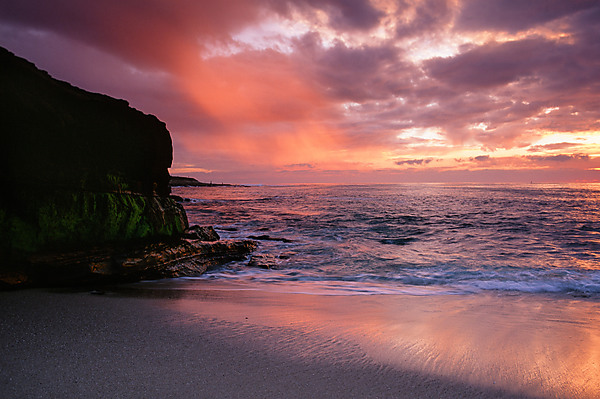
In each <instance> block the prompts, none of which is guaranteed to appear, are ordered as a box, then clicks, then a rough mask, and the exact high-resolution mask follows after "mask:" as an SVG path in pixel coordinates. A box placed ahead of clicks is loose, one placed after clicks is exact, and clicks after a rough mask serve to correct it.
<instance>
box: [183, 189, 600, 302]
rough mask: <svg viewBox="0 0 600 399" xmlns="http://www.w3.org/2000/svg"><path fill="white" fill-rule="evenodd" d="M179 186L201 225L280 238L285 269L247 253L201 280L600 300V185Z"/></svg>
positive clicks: (270, 250) (279, 261)
mask: <svg viewBox="0 0 600 399" xmlns="http://www.w3.org/2000/svg"><path fill="white" fill-rule="evenodd" d="M174 193H175V194H177V195H180V196H182V197H185V198H187V199H189V201H187V202H185V203H184V206H185V208H186V211H187V213H188V217H189V219H190V224H199V225H213V226H215V228H216V230H217V231H218V233H219V234H220V235H221V237H222V238H235V239H239V238H247V237H248V236H255V237H260V236H262V237H263V238H264V237H268V238H269V239H263V240H261V245H260V247H259V249H258V251H257V252H256V255H269V256H270V257H271V259H273V262H276V265H274V266H276V268H277V270H261V269H255V268H249V267H248V261H247V260H246V261H242V262H234V263H231V264H228V265H226V266H225V267H224V268H221V269H218V270H214V271H212V272H209V273H207V274H206V275H203V276H200V277H199V278H200V279H227V280H232V281H238V282H240V283H250V282H252V284H255V285H256V284H261V285H270V286H272V287H275V288H274V289H277V288H276V287H278V286H281V285H285V288H284V289H285V290H286V291H294V292H295V291H297V292H305V291H307V290H308V291H311V292H312V291H314V290H317V291H318V292H320V293H329V294H334V295H343V294H374V293H398V292H402V293H412V294H417V295H431V294H438V293H445V294H447V293H456V294H462V293H476V292H480V291H484V290H486V291H487V290H501V291H515V292H528V293H564V294H570V295H575V296H578V297H584V298H585V297H594V298H596V297H600V214H599V205H600V185H597V184H585V185H584V184H572V185H541V184H531V185H458V184H457V185H450V184H422V185H412V184H397V185H298V186H256V187H254V186H253V187H195V188H194V187H178V188H175V189H174ZM188 280H189V279H188ZM303 283H306V284H303ZM307 284H310V289H308V288H307V287H308V285H307ZM282 289H283V288H282Z"/></svg>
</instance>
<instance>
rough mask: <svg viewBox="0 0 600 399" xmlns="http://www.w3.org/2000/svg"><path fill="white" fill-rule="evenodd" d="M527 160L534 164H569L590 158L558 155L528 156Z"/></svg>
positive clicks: (577, 155) (575, 155)
mask: <svg viewBox="0 0 600 399" xmlns="http://www.w3.org/2000/svg"><path fill="white" fill-rule="evenodd" d="M526 158H527V159H529V160H531V161H534V162H540V163H541V162H569V161H585V162H587V161H590V160H591V157H590V156H589V155H587V154H558V155H528V156H527V157H526Z"/></svg>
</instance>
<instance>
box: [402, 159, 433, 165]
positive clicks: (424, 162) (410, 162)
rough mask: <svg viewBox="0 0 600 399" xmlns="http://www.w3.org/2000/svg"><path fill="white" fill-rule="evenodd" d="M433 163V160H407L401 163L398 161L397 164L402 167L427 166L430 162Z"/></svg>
mask: <svg viewBox="0 0 600 399" xmlns="http://www.w3.org/2000/svg"><path fill="white" fill-rule="evenodd" d="M431 161H433V159H432V158H427V159H405V160H401V161H396V162H395V164H396V165H399V166H402V165H413V166H414V165H427V164H428V163H429V162H431Z"/></svg>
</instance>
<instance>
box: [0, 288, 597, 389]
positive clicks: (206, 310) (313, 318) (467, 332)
mask: <svg viewBox="0 0 600 399" xmlns="http://www.w3.org/2000/svg"><path fill="white" fill-rule="evenodd" d="M153 284H154V285H153ZM98 294H102V295H98ZM0 303H1V304H2V306H1V310H0V314H1V316H2V321H3V322H2V326H1V327H0V338H1V341H0V342H1V343H2V344H1V345H2V347H1V350H0V369H1V373H0V376H1V377H0V378H1V380H0V387H1V389H0V390H1V391H2V392H3V395H2V396H3V397H5V398H16V397H82V396H86V397H396V398H402V397H412V398H414V397H447V398H450V397H465V398H469V397H480V398H481V397H527V396H531V397H594V396H596V395H598V394H599V393H600V388H599V382H598V380H597V378H598V377H597V375H600V374H599V373H598V371H599V369H598V367H600V362H599V360H600V346H599V345H600V333H599V332H598V331H599V330H600V329H598V327H599V326H600V322H599V320H598V318H599V316H597V314H599V312H598V311H597V310H598V309H600V304H599V303H598V302H595V301H587V302H586V301H583V302H582V301H579V300H577V299H568V298H564V299H560V300H557V299H556V298H552V297H550V296H539V295H538V296H535V295H529V296H528V295H518V296H511V295H506V294H504V295H498V294H485V295H440V296H436V295H431V296H411V295H363V296H361V295H348V296H324V295H310V294H286V293H281V292H269V291H264V290H257V289H252V287H247V288H246V289H240V287H239V286H235V285H231V284H228V283H224V282H214V281H205V282H199V281H194V282H193V284H191V283H190V284H187V283H185V282H184V283H183V284H182V283H181V281H174V282H172V284H171V282H169V281H167V282H160V283H158V282H157V283H142V284H134V285H122V286H116V287H113V288H106V289H105V290H104V291H92V292H90V291H89V290H85V291H77V290H70V291H65V290H43V289H32V290H22V291H14V292H1V293H0ZM574 310H576V311H574ZM584 355H585V356H584ZM582 356H584V357H582ZM586 378H587V380H586Z"/></svg>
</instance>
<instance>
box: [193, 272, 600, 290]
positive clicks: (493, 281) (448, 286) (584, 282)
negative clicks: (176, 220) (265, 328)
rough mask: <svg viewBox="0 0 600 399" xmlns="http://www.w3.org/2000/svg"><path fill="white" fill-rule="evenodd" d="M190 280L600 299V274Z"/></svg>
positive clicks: (224, 275)
mask: <svg viewBox="0 0 600 399" xmlns="http://www.w3.org/2000/svg"><path fill="white" fill-rule="evenodd" d="M183 279H188V280H222V281H229V282H237V283H242V284H243V283H251V284H253V285H254V286H255V287H260V288H261V289H268V290H277V289H278V288H277V287H281V288H282V289H284V290H285V292H291V293H306V294H320V295H323V294H325V295H376V294H377V295H381V294H411V295H441V294H444V295H447V294H474V293H478V292H482V291H505V292H521V293H563V294H569V295H573V296H582V297H592V296H594V297H596V296H600V271H588V272H581V271H574V270H560V271H548V270H543V271H529V272H526V273H525V272H523V271H521V272H517V273H510V272H488V271H462V272H455V273H452V272H448V271H444V272H441V271H440V272H438V273H422V272H421V273H418V274H414V275H409V274H406V273H404V274H398V275H387V276H380V275H374V274H358V275H348V276H330V275H329V276H328V275H323V274H319V273H312V272H310V271H308V272H305V271H298V270H294V271H284V272H282V271H271V270H254V269H246V270H238V271H231V270H219V271H213V272H209V273H207V274H205V275H202V276H199V277H185V278H183Z"/></svg>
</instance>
